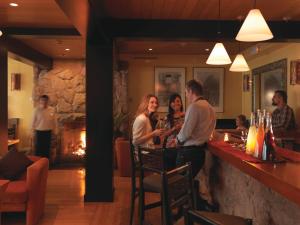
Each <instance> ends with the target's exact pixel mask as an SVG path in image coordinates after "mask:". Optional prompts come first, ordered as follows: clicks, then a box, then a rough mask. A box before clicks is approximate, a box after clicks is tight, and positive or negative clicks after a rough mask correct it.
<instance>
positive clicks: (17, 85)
mask: <svg viewBox="0 0 300 225" xmlns="http://www.w3.org/2000/svg"><path fill="white" fill-rule="evenodd" d="M11 90H12V91H20V90H21V74H20V73H12V74H11Z"/></svg>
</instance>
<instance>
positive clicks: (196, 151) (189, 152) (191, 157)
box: [176, 145, 206, 177]
mask: <svg viewBox="0 0 300 225" xmlns="http://www.w3.org/2000/svg"><path fill="white" fill-rule="evenodd" d="M205 149H206V145H201V146H189V147H182V148H180V149H179V150H178V153H177V159H176V164H177V166H181V165H183V164H185V163H187V162H191V164H192V174H193V177H195V176H196V175H197V174H198V173H199V171H200V170H201V169H202V167H203V165H204V161H205Z"/></svg>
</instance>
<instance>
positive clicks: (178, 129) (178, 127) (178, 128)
mask: <svg viewBox="0 0 300 225" xmlns="http://www.w3.org/2000/svg"><path fill="white" fill-rule="evenodd" d="M181 127H182V124H177V125H175V126H174V127H173V129H174V131H180V129H181Z"/></svg>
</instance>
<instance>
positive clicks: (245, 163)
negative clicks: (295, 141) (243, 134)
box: [204, 141, 300, 225]
mask: <svg viewBox="0 0 300 225" xmlns="http://www.w3.org/2000/svg"><path fill="white" fill-rule="evenodd" d="M208 149H209V151H208V154H207V159H206V165H205V168H204V170H206V171H207V173H206V174H209V175H208V176H209V180H210V182H209V183H210V189H211V194H212V196H213V198H214V200H215V201H216V202H218V203H219V205H220V211H221V212H223V213H228V214H234V215H239V216H244V217H248V218H252V219H253V222H254V223H253V224H254V225H275V224H276V225H277V224H278V225H279V224H280V225H292V224H300V223H299V221H300V154H299V153H295V152H292V151H290V150H285V149H281V148H278V149H277V150H278V151H277V152H278V154H280V155H281V156H282V157H283V158H285V159H287V160H286V161H285V162H278V163H271V162H267V163H266V162H259V161H255V158H253V161H252V160H251V159H250V160H248V159H249V156H248V155H246V154H245V153H243V152H235V151H238V150H235V148H234V147H232V146H230V145H229V144H228V143H224V142H222V141H211V142H210V143H209V144H208ZM242 154H244V156H243V155H242ZM247 157H248V158H247Z"/></svg>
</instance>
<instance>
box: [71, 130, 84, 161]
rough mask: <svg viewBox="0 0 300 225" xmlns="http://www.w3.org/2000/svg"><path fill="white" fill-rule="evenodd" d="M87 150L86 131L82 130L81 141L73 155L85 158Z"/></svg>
mask: <svg viewBox="0 0 300 225" xmlns="http://www.w3.org/2000/svg"><path fill="white" fill-rule="evenodd" d="M85 148H86V131H85V130H82V131H80V140H79V141H78V144H77V145H75V149H74V151H73V152H72V153H73V154H74V155H77V156H84V155H85Z"/></svg>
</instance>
